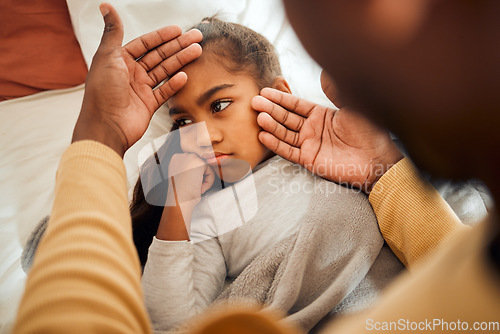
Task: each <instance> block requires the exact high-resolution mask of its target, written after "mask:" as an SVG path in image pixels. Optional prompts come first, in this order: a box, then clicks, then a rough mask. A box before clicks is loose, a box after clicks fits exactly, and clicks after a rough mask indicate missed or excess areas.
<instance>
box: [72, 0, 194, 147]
mask: <svg viewBox="0 0 500 334" xmlns="http://www.w3.org/2000/svg"><path fill="white" fill-rule="evenodd" d="M100 10H101V13H102V14H103V17H104V22H105V27H104V33H103V36H102V39H101V43H100V45H99V48H98V49H97V52H96V54H95V56H94V58H93V60H92V65H91V67H90V71H89V73H88V75H87V80H86V86H85V96H84V99H83V105H82V109H81V112H80V116H79V118H78V121H77V123H76V125H75V130H74V132H73V140H72V142H75V141H78V140H85V139H90V140H96V141H99V142H101V143H103V144H106V145H108V146H110V147H111V148H113V149H114V150H115V151H116V152H117V153H118V154H119V155H120V156H123V154H124V153H125V151H126V150H127V149H128V148H129V147H130V146H132V145H133V144H134V143H135V142H136V141H137V140H139V139H140V138H141V137H142V135H143V134H144V132H145V131H146V129H147V127H148V125H149V122H150V121H151V117H152V116H153V114H154V112H155V111H156V110H157V109H158V108H159V107H160V106H161V105H162V104H163V103H165V101H167V100H168V99H169V98H170V97H171V96H172V95H174V94H175V93H176V92H177V91H179V90H180V89H181V88H182V87H183V86H184V85H185V84H186V81H187V76H186V74H185V73H183V72H178V73H177V74H175V75H173V74H174V73H176V72H177V71H179V70H180V69H181V68H182V67H183V66H184V65H186V64H187V63H189V62H191V61H193V60H194V59H196V58H197V57H199V56H200V55H201V47H200V45H199V44H196V43H197V42H200V41H201V40H202V35H201V32H200V31H199V30H191V31H189V32H187V33H185V34H182V31H181V28H180V27H178V26H167V27H164V28H160V29H158V30H156V31H153V32H150V33H148V34H145V35H143V36H140V37H138V38H136V39H134V40H133V41H131V42H130V43H128V44H126V45H125V46H123V47H122V41H123V25H122V22H121V20H120V17H119V15H118V13H117V12H116V10H115V9H114V8H113V7H112V6H111V5H109V4H106V3H104V4H101V6H100ZM172 75H173V76H172ZM164 80H165V81H164Z"/></svg>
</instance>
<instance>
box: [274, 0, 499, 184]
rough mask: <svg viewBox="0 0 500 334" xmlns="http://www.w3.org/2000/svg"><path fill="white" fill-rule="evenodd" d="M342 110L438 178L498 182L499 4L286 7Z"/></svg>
mask: <svg viewBox="0 0 500 334" xmlns="http://www.w3.org/2000/svg"><path fill="white" fill-rule="evenodd" d="M284 4H285V7H286V10H287V14H288V17H289V19H290V22H291V23H292V25H293V27H294V29H295V30H296V32H297V34H298V36H299V38H300V40H301V41H302V43H303V45H304V46H305V48H306V49H307V50H308V52H309V53H310V54H311V55H312V56H313V58H314V59H315V60H316V61H317V62H318V63H319V64H320V65H321V66H322V67H323V68H324V69H325V70H326V71H327V72H329V73H330V75H331V76H332V77H333V79H334V80H335V82H336V84H337V86H338V89H339V93H340V95H341V98H342V100H343V101H344V104H346V105H349V106H352V107H355V108H357V109H358V110H359V111H361V112H363V113H364V114H366V115H367V116H369V117H370V118H371V119H373V120H374V121H376V122H377V123H379V124H380V125H382V126H384V127H386V128H388V129H389V130H391V131H392V132H394V133H395V134H396V135H397V136H398V137H399V138H401V139H402V141H403V143H404V144H405V146H406V148H407V149H408V151H409V153H410V155H411V157H412V159H413V160H414V161H415V162H416V163H417V165H419V166H420V167H421V168H423V169H425V170H427V171H429V172H431V173H432V174H434V175H436V176H441V177H443V176H444V177H448V178H460V179H463V178H470V177H478V178H481V179H483V180H485V181H486V182H489V181H491V180H489V178H493V176H494V178H497V177H496V175H493V174H496V173H494V171H495V168H497V167H496V166H497V165H498V163H497V160H499V159H498V153H497V152H500V131H499V130H498V129H499V127H500V110H499V109H500V94H499V88H500V73H499V71H500V69H499V66H498V65H499V59H500V43H499V40H500V20H499V17H500V1H496V0H475V1H465V0H441V1H435V0H405V1H401V0H318V1H313V2H307V1H301V0H284Z"/></svg>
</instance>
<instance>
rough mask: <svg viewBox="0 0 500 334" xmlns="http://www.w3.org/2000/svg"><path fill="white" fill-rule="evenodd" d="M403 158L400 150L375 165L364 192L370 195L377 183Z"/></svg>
mask: <svg viewBox="0 0 500 334" xmlns="http://www.w3.org/2000/svg"><path fill="white" fill-rule="evenodd" d="M403 158H404V155H403V154H402V153H401V152H400V151H399V150H398V151H397V152H392V154H390V155H388V156H387V157H385V158H384V159H383V160H380V161H378V162H376V163H374V164H373V165H372V167H371V169H370V176H369V177H368V179H367V181H366V182H365V187H364V189H363V191H364V192H365V193H366V194H367V195H370V193H371V191H372V190H373V188H374V187H375V185H376V184H377V182H378V181H379V180H380V179H381V178H382V176H384V175H385V173H387V171H389V169H391V167H392V166H394V165H395V164H397V163H398V162H399V161H400V160H401V159H403Z"/></svg>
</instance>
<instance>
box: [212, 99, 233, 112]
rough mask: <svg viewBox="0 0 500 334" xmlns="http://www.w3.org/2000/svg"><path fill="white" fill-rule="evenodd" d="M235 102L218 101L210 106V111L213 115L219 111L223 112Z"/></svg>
mask: <svg viewBox="0 0 500 334" xmlns="http://www.w3.org/2000/svg"><path fill="white" fill-rule="evenodd" d="M232 102H233V101H229V100H226V101H224V100H218V101H215V102H214V103H212V105H211V106H210V109H211V110H212V112H213V113H216V112H219V111H222V110H224V109H226V108H227V107H228V106H229V105H230V104H231V103H232Z"/></svg>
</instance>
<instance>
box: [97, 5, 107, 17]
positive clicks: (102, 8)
mask: <svg viewBox="0 0 500 334" xmlns="http://www.w3.org/2000/svg"><path fill="white" fill-rule="evenodd" d="M99 9H100V10H101V14H102V16H103V17H104V16H106V15H108V13H109V8H107V7H103V6H101V7H99Z"/></svg>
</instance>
